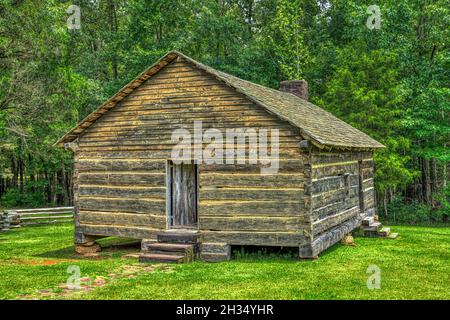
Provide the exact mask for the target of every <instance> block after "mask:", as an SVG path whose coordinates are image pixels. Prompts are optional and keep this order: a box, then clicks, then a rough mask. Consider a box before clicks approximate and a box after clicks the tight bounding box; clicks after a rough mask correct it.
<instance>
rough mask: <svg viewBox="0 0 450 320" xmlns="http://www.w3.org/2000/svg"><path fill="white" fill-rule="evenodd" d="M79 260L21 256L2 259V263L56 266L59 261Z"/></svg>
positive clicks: (0, 262)
mask: <svg viewBox="0 0 450 320" xmlns="http://www.w3.org/2000/svg"><path fill="white" fill-rule="evenodd" d="M77 261H78V260H71V259H48V260H42V259H23V258H21V259H19V258H11V259H7V260H4V261H0V265H1V264H3V265H24V266H54V265H57V264H59V263H65V262H77Z"/></svg>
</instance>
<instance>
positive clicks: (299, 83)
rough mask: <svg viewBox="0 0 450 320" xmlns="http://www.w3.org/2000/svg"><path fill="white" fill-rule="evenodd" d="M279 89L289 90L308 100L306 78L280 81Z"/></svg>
mask: <svg viewBox="0 0 450 320" xmlns="http://www.w3.org/2000/svg"><path fill="white" fill-rule="evenodd" d="M280 91H283V92H289V93H292V94H295V95H296V96H297V97H300V98H302V99H305V100H308V82H306V80H289V81H283V82H281V83H280Z"/></svg>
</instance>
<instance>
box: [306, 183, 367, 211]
mask: <svg viewBox="0 0 450 320" xmlns="http://www.w3.org/2000/svg"><path fill="white" fill-rule="evenodd" d="M354 197H359V186H352V187H351V188H349V189H348V190H347V189H346V188H340V189H335V190H332V191H327V192H322V193H319V194H314V195H313V196H312V202H311V203H312V208H313V209H317V208H321V207H323V206H325V205H327V204H330V203H334V202H336V201H341V200H342V201H347V200H348V199H350V198H354Z"/></svg>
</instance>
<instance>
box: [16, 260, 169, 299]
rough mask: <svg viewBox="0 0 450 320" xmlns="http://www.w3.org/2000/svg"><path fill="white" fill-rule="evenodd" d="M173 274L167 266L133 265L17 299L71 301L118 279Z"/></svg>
mask: <svg viewBox="0 0 450 320" xmlns="http://www.w3.org/2000/svg"><path fill="white" fill-rule="evenodd" d="M156 271H160V272H173V267H172V266H169V265H166V264H157V265H142V264H131V265H124V266H122V267H121V268H120V269H119V270H118V271H117V272H112V273H109V274H108V275H107V276H99V275H94V276H85V277H82V278H80V279H79V281H77V283H75V284H68V283H61V284H59V285H58V286H57V287H55V288H51V289H40V290H38V291H37V292H35V293H33V294H21V295H19V296H18V297H17V299H20V300H41V299H69V298H70V297H71V296H74V295H77V294H81V293H86V292H90V291H92V290H95V289H96V288H100V287H104V286H107V285H109V284H111V283H112V282H114V281H116V280H118V279H124V278H127V279H133V278H137V277H139V276H140V275H143V274H146V273H151V272H156Z"/></svg>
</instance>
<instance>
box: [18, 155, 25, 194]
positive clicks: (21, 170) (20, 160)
mask: <svg viewBox="0 0 450 320" xmlns="http://www.w3.org/2000/svg"><path fill="white" fill-rule="evenodd" d="M23 174H24V165H23V160H22V158H19V181H20V182H19V191H20V193H21V194H22V193H23V185H24V183H23V182H24V181H23Z"/></svg>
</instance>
